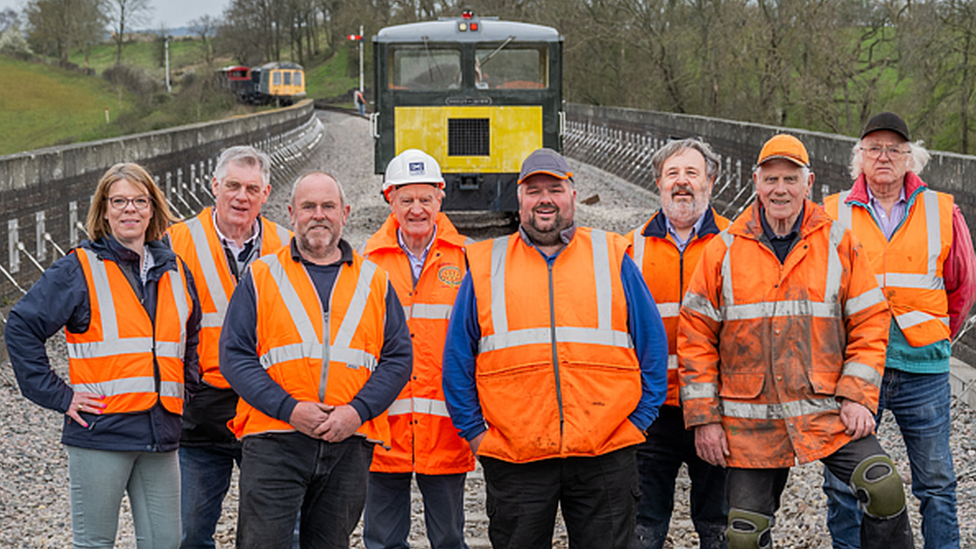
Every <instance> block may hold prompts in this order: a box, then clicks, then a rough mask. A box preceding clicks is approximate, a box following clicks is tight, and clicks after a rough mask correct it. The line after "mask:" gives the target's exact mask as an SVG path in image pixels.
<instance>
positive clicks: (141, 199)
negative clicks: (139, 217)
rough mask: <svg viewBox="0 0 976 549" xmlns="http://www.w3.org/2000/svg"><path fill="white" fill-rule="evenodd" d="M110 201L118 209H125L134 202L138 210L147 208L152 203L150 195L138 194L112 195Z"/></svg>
mask: <svg viewBox="0 0 976 549" xmlns="http://www.w3.org/2000/svg"><path fill="white" fill-rule="evenodd" d="M108 203H109V204H111V205H112V207H113V208H115V209H116V210H124V209H126V208H128V207H129V204H132V205H133V206H135V207H136V209H137V210H145V209H146V208H148V207H149V205H150V204H152V199H151V198H149V197H148V196H137V197H135V198H126V197H124V196H110V197H109V198H108Z"/></svg>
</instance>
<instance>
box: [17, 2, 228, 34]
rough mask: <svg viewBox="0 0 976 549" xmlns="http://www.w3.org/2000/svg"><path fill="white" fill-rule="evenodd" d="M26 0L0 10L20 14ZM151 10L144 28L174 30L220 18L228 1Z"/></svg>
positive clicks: (168, 4) (175, 4) (176, 4)
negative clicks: (207, 17) (206, 18)
mask: <svg viewBox="0 0 976 549" xmlns="http://www.w3.org/2000/svg"><path fill="white" fill-rule="evenodd" d="M26 3H27V2H26V0H0V10H4V9H7V8H13V9H14V10H16V11H17V13H20V12H22V11H23V7H24V4H26ZM149 3H150V4H152V6H153V8H155V9H154V10H153V13H152V17H151V21H150V23H149V24H147V25H146V26H145V27H144V28H147V29H158V28H159V26H160V25H161V24H162V25H165V26H166V27H167V28H171V29H175V28H178V27H182V26H184V25H186V24H187V23H188V22H190V21H192V20H193V19H196V18H197V17H200V16H202V15H212V16H214V17H220V15H221V14H222V13H223V12H224V8H225V7H226V6H227V4H229V3H230V0H149Z"/></svg>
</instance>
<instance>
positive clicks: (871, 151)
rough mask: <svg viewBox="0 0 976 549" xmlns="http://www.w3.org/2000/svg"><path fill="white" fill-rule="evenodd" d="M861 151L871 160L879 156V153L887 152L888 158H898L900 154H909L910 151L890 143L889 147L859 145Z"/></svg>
mask: <svg viewBox="0 0 976 549" xmlns="http://www.w3.org/2000/svg"><path fill="white" fill-rule="evenodd" d="M861 152H862V153H864V156H866V157H868V158H870V159H871V160H875V159H878V158H881V153H888V158H890V159H892V160H898V159H899V158H901V155H903V154H910V153H911V152H912V151H910V150H909V151H903V150H901V149H899V148H897V147H895V146H894V145H892V146H890V147H861Z"/></svg>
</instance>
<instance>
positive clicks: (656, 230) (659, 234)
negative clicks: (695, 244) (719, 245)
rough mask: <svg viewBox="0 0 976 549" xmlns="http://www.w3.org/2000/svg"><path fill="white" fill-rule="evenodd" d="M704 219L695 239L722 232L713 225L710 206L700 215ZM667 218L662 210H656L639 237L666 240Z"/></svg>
mask: <svg viewBox="0 0 976 549" xmlns="http://www.w3.org/2000/svg"><path fill="white" fill-rule="evenodd" d="M702 215H703V216H704V218H705V219H703V220H702V225H701V232H699V233H698V234H696V235H695V238H701V237H703V236H707V235H710V234H718V233H720V232H722V230H721V229H719V228H718V225H717V224H715V210H714V209H713V208H712V206H711V205H709V206H708V209H706V210H705V213H704V214H702ZM667 219H668V218H667V216H665V215H664V210H658V211H657V212H655V213H654V215H652V216H651V219H649V220H648V221H647V224H646V225H644V230H643V231H642V232H641V236H651V237H654V238H667V237H668V222H667Z"/></svg>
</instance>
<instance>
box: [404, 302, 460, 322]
mask: <svg viewBox="0 0 976 549" xmlns="http://www.w3.org/2000/svg"><path fill="white" fill-rule="evenodd" d="M452 308H453V306H452V305H436V304H432V303H414V304H413V310H412V311H411V313H410V317H409V318H423V319H427V320H448V319H450V318H451V309H452Z"/></svg>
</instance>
